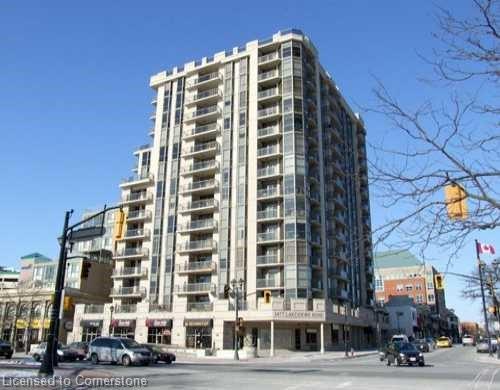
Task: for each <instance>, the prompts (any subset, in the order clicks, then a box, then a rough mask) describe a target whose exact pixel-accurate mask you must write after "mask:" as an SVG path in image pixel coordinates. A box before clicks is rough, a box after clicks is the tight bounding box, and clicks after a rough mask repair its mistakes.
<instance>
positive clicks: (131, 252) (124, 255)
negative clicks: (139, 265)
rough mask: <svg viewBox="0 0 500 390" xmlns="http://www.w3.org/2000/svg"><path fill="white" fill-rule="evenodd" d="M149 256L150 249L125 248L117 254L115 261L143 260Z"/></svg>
mask: <svg viewBox="0 0 500 390" xmlns="http://www.w3.org/2000/svg"><path fill="white" fill-rule="evenodd" d="M148 255H149V249H147V248H123V249H120V250H117V251H116V252H115V254H114V255H113V259H116V260H118V259H132V258H143V257H146V256H148Z"/></svg>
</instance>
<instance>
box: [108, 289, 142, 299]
mask: <svg viewBox="0 0 500 390" xmlns="http://www.w3.org/2000/svg"><path fill="white" fill-rule="evenodd" d="M109 296H110V297H127V298H129V297H130V298H144V297H145V296H146V289H145V288H144V287H140V286H132V287H115V288H113V289H112V290H111V294H109Z"/></svg>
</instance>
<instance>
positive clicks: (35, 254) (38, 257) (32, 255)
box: [21, 252, 52, 261]
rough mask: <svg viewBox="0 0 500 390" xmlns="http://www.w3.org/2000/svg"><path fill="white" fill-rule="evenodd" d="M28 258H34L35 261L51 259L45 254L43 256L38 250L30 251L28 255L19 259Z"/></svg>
mask: <svg viewBox="0 0 500 390" xmlns="http://www.w3.org/2000/svg"><path fill="white" fill-rule="evenodd" d="M28 259H34V260H37V261H52V259H49V258H48V257H47V256H44V255H42V254H41V253H38V252H33V253H30V254H29V255H24V256H21V260H28Z"/></svg>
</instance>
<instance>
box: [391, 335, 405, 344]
mask: <svg viewBox="0 0 500 390" xmlns="http://www.w3.org/2000/svg"><path fill="white" fill-rule="evenodd" d="M391 342H393V343H397V342H402V343H408V342H409V340H408V336H406V335H404V334H395V335H394V336H392V338H391Z"/></svg>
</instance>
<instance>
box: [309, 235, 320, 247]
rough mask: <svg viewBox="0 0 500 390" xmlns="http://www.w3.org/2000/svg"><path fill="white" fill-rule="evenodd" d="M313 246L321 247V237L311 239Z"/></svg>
mask: <svg viewBox="0 0 500 390" xmlns="http://www.w3.org/2000/svg"><path fill="white" fill-rule="evenodd" d="M310 242H311V245H314V246H321V237H320V236H313V237H311V240H310Z"/></svg>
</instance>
